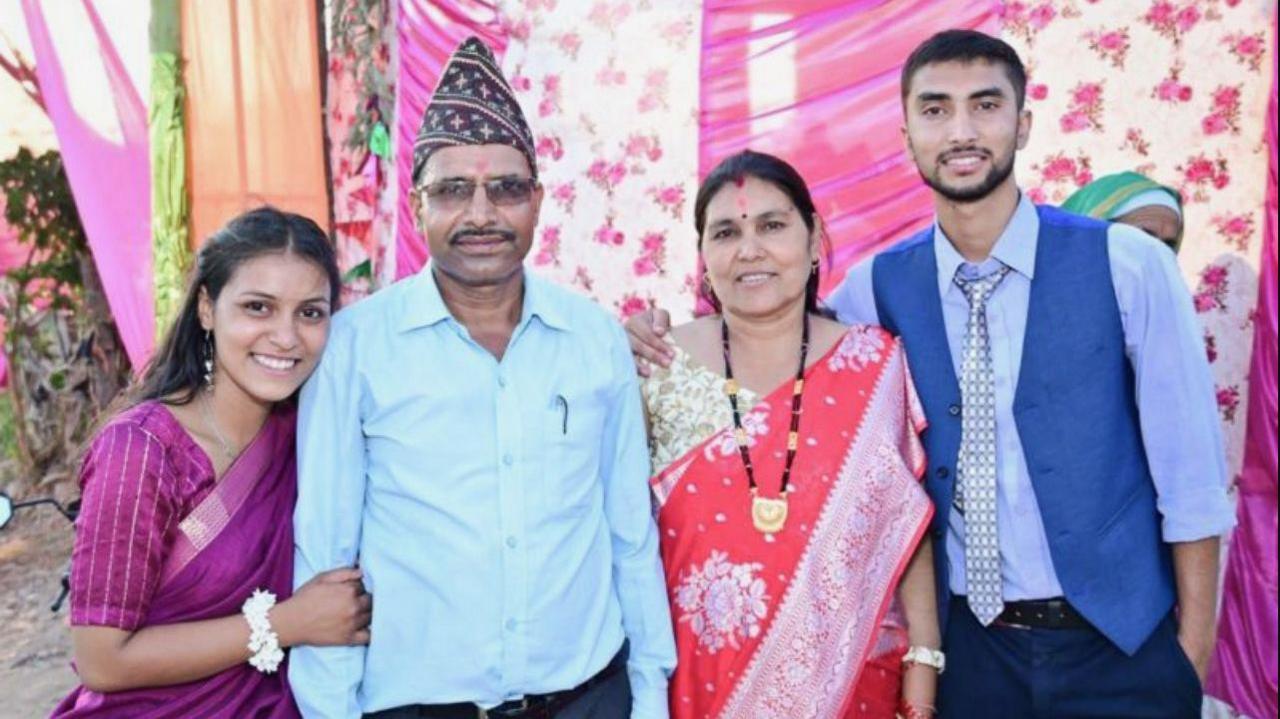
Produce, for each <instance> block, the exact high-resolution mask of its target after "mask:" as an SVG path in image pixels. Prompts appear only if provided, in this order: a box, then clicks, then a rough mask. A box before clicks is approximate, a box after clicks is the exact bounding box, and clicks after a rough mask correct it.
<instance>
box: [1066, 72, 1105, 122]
mask: <svg viewBox="0 0 1280 719" xmlns="http://www.w3.org/2000/svg"><path fill="white" fill-rule="evenodd" d="M1059 124H1060V125H1061V127H1062V131H1063V132H1079V131H1081V130H1094V131H1101V130H1102V83H1101V82H1082V83H1079V84H1077V85H1076V86H1075V87H1074V88H1072V90H1071V102H1070V103H1069V104H1068V105H1067V113H1066V114H1065V115H1063V116H1062V118H1061V119H1060V120H1059Z"/></svg>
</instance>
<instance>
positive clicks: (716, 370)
mask: <svg viewBox="0 0 1280 719" xmlns="http://www.w3.org/2000/svg"><path fill="white" fill-rule="evenodd" d="M695 219H696V223H697V227H698V231H699V238H700V239H699V243H700V252H701V255H702V259H703V263H704V266H705V267H706V276H707V282H708V284H709V287H708V289H709V290H710V292H708V295H710V299H712V301H713V302H714V304H716V305H717V309H719V310H720V313H719V314H718V315H711V316H708V317H704V318H701V319H698V320H694V321H693V322H691V323H689V324H686V325H683V326H681V327H676V328H674V329H673V330H672V337H673V339H674V341H675V345H676V347H675V355H674V358H673V359H672V362H671V365H670V367H669V368H666V369H662V368H657V369H654V370H652V371H651V376H650V377H649V378H648V379H647V380H646V381H645V383H644V384H643V392H644V395H645V406H646V410H647V413H648V418H649V422H650V437H651V451H652V455H653V460H654V470H655V472H657V475H656V476H655V477H654V478H653V490H654V494H655V497H656V500H657V505H658V524H659V529H660V533H661V539H662V553H663V562H664V566H665V571H666V574H667V584H668V587H669V591H670V596H671V608H672V615H673V618H674V620H675V631H676V644H677V650H678V654H679V661H678V664H677V668H676V672H675V675H674V676H673V677H672V680H671V693H670V707H671V715H672V716H673V717H676V718H677V719H683V718H688V719H695V718H696V719H704V718H717V719H718V718H721V717H724V718H729V717H741V718H743V719H767V718H770V717H787V718H788V719H790V718H793V717H795V718H799V717H813V718H816V719H822V718H828V717H863V716H868V717H892V716H894V715H895V713H900V714H902V715H906V716H912V717H914V716H928V715H930V714H931V713H932V706H931V705H932V703H933V694H934V688H935V684H936V670H935V669H934V668H933V667H932V666H928V665H927V664H928V663H929V662H932V661H934V659H933V657H935V656H937V655H934V654H932V652H933V651H936V649H937V647H938V645H939V643H940V637H939V636H938V627H937V618H936V610H935V606H936V605H935V601H936V600H935V596H934V588H933V574H932V567H931V563H932V560H931V553H930V551H931V550H930V547H929V543H928V540H927V535H926V531H925V530H926V528H927V526H928V523H929V519H930V517H931V516H932V512H933V509H932V505H931V504H930V503H929V500H928V497H927V495H926V494H925V492H924V489H923V488H922V487H921V486H920V484H919V477H920V476H921V473H922V472H923V470H924V467H925V461H924V460H925V458H924V453H923V449H922V446H921V444H920V442H919V440H918V438H917V433H918V432H920V431H921V430H923V424H924V420H923V411H922V410H921V408H920V406H919V404H918V401H917V399H916V396H915V392H914V389H913V388H912V385H911V380H910V378H909V376H908V372H907V365H906V361H905V357H904V356H903V352H902V348H901V346H900V344H899V343H898V341H897V340H896V339H894V338H893V337H892V336H890V335H888V334H887V333H885V332H884V331H883V330H880V329H878V328H872V327H865V326H857V327H845V326H843V325H840V324H838V323H836V322H834V321H833V320H830V319H828V318H826V317H825V316H823V314H822V313H821V310H820V309H819V307H818V305H817V278H818V274H817V272H818V270H817V266H818V262H817V259H816V258H817V257H818V252H819V251H820V243H821V240H820V238H821V226H820V221H819V220H818V219H817V217H816V214H815V212H814V208H813V204H812V200H811V199H810V197H809V194H808V190H807V188H805V186H804V182H803V180H802V179H800V177H799V175H798V174H797V173H796V172H795V170H794V169H792V168H791V167H790V166H789V165H787V164H786V163H785V162H783V161H782V160H779V159H777V158H773V157H771V156H768V155H762V154H758V153H752V152H749V151H748V152H744V153H741V154H739V155H735V156H734V157H731V158H729V159H728V160H726V161H725V162H723V163H722V164H721V165H720V166H719V167H717V168H716V169H715V170H713V171H712V173H711V174H710V175H709V176H708V178H707V180H706V181H705V182H704V183H703V187H702V188H701V190H700V191H699V193H698V199H697V202H696V205H695ZM908 646H913V647H914V646H919V647H921V649H918V650H915V651H913V652H912V655H911V656H912V658H913V659H914V658H915V657H917V656H919V655H921V654H923V656H924V657H925V659H924V661H912V662H910V663H907V664H905V665H904V662H903V656H904V654H905V653H906V652H907V650H908ZM904 678H905V680H904Z"/></svg>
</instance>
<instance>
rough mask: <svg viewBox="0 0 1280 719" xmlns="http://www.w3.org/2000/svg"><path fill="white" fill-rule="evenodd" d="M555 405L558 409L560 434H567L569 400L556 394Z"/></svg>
mask: <svg viewBox="0 0 1280 719" xmlns="http://www.w3.org/2000/svg"><path fill="white" fill-rule="evenodd" d="M555 404H556V407H558V408H559V409H560V434H569V400H567V399H565V397H564V395H562V394H557V395H556V402H555Z"/></svg>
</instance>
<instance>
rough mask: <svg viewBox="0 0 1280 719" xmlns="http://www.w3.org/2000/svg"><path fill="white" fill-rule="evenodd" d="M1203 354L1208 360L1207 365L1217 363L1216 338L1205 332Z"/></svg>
mask: <svg viewBox="0 0 1280 719" xmlns="http://www.w3.org/2000/svg"><path fill="white" fill-rule="evenodd" d="M1204 354H1205V357H1207V358H1208V359H1209V364H1213V363H1214V362H1217V361H1218V338H1216V337H1214V336H1213V335H1211V334H1209V332H1208V331H1207V330H1206V331H1205V333H1204Z"/></svg>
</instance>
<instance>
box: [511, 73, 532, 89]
mask: <svg viewBox="0 0 1280 719" xmlns="http://www.w3.org/2000/svg"><path fill="white" fill-rule="evenodd" d="M511 89H512V90H515V91H516V92H528V91H530V90H532V89H533V81H532V80H530V79H529V77H528V76H527V75H516V76H514V77H512V78H511Z"/></svg>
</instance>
